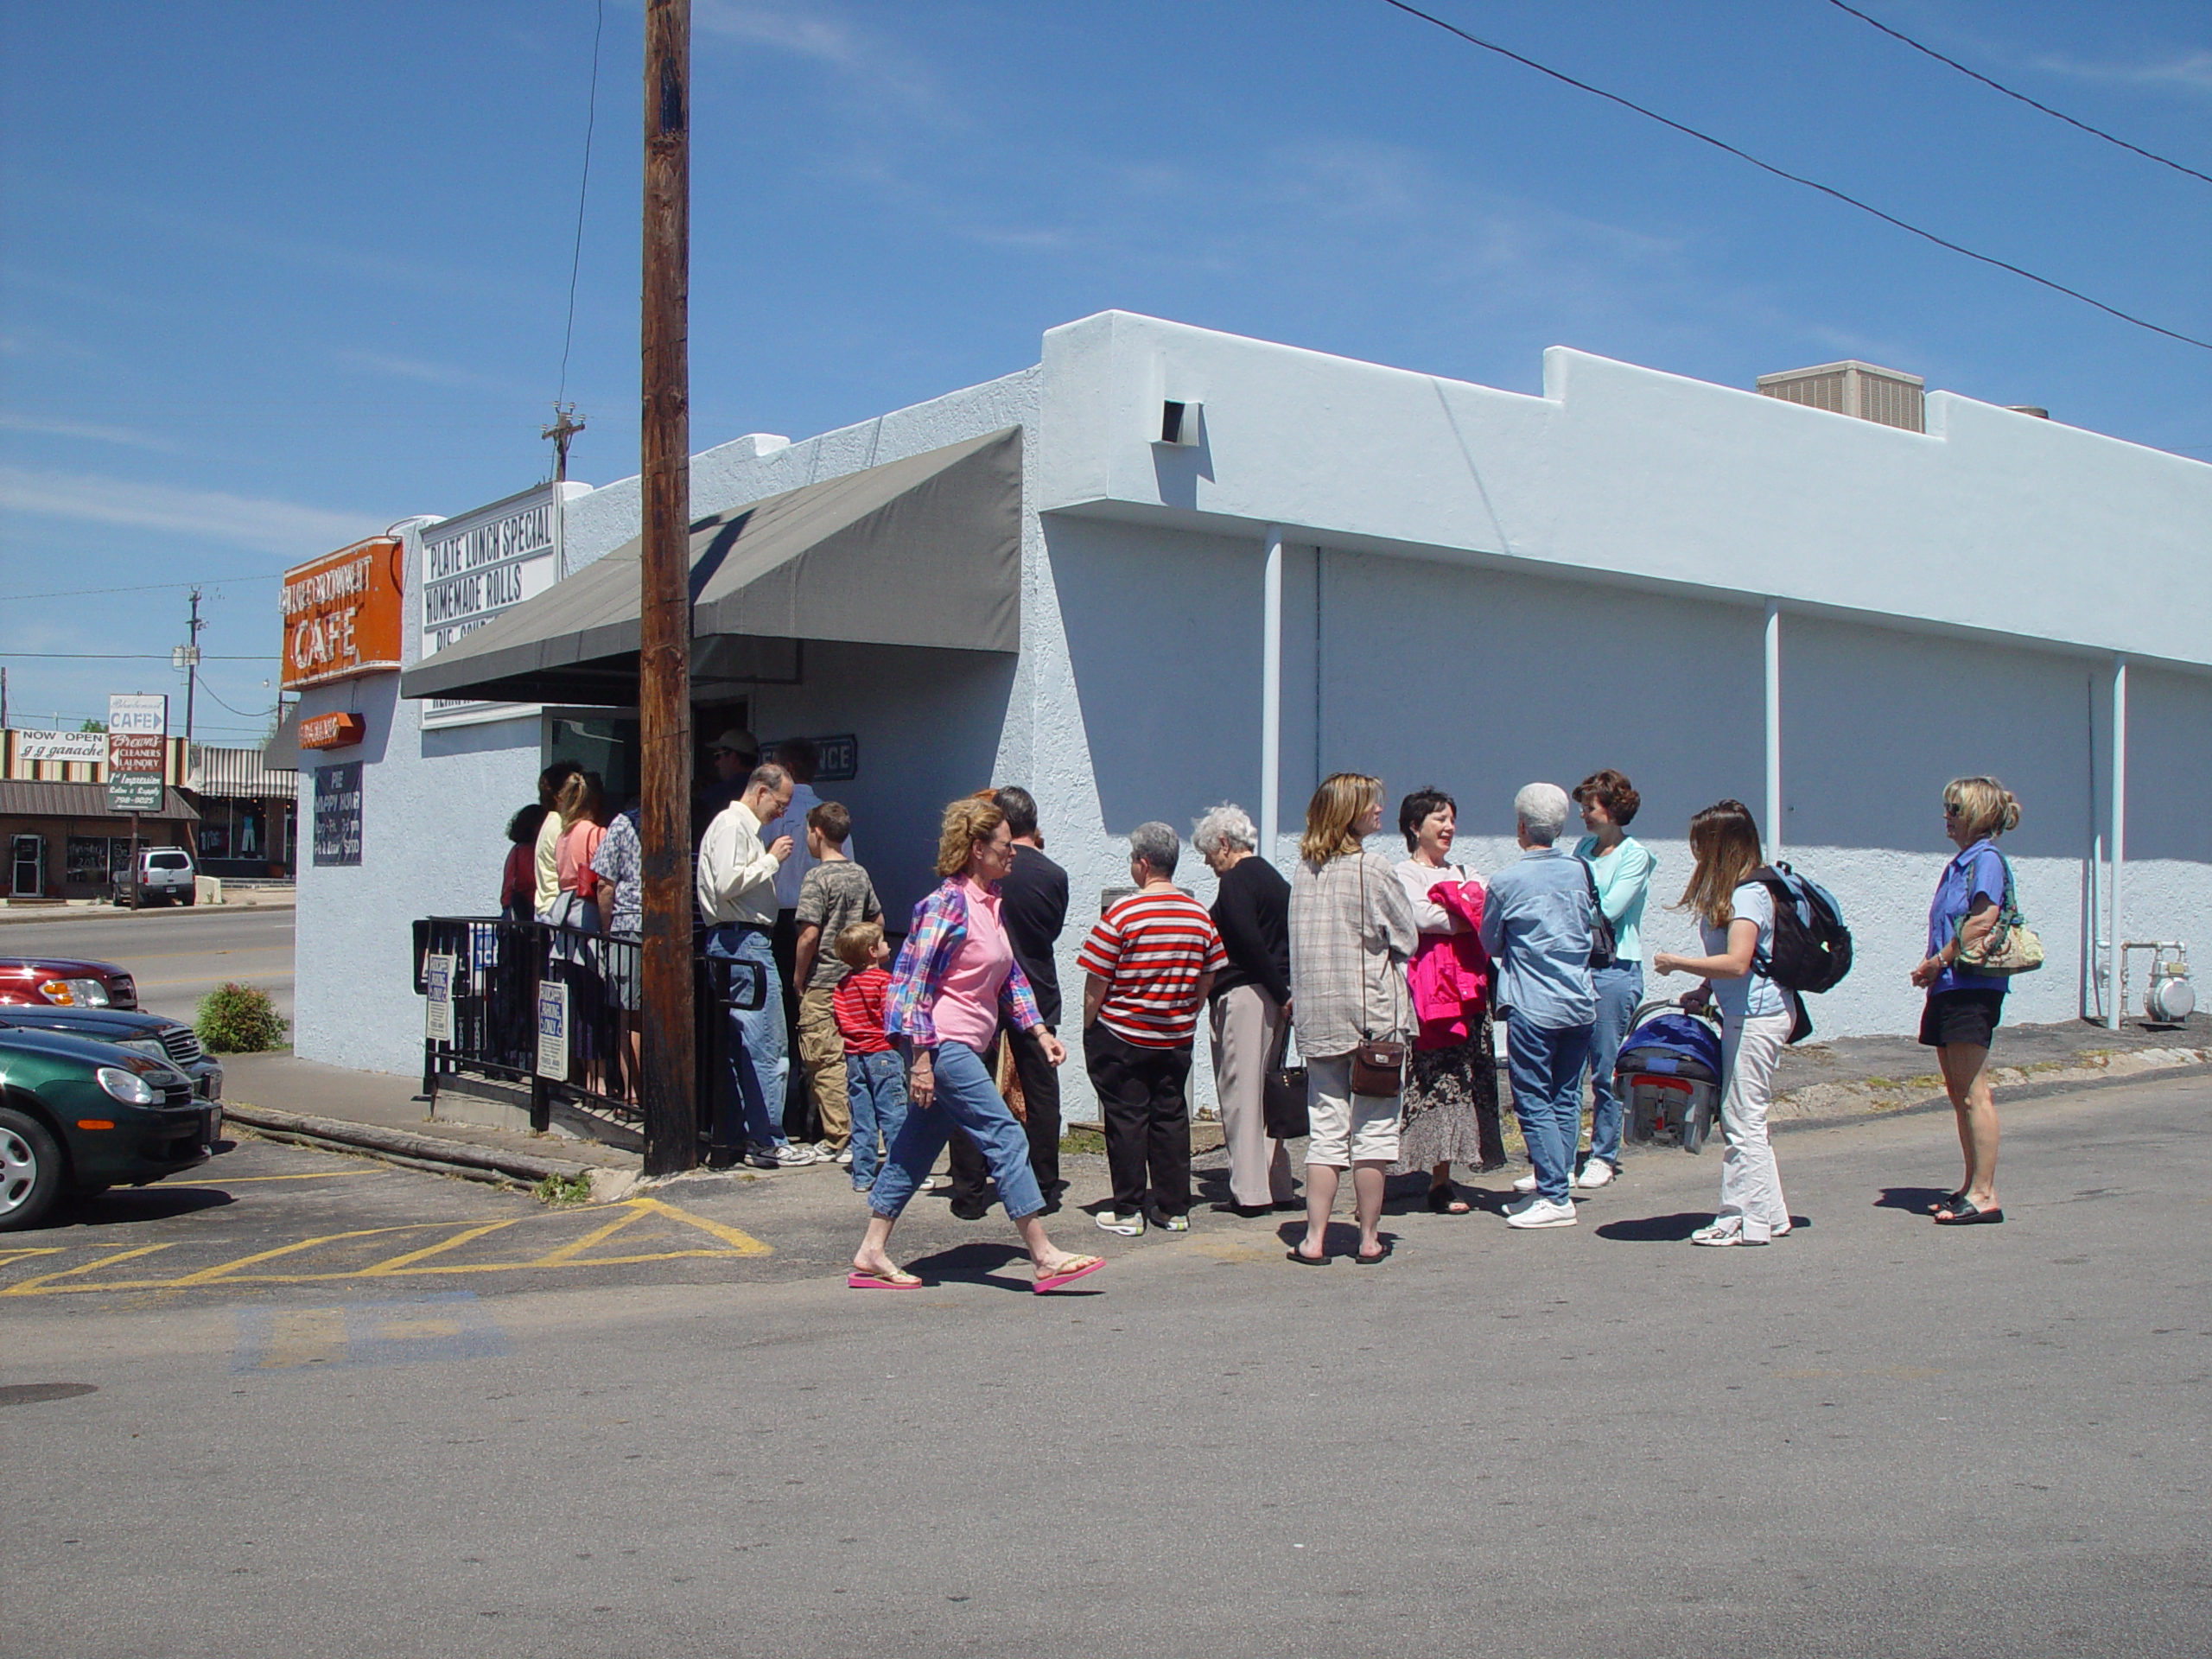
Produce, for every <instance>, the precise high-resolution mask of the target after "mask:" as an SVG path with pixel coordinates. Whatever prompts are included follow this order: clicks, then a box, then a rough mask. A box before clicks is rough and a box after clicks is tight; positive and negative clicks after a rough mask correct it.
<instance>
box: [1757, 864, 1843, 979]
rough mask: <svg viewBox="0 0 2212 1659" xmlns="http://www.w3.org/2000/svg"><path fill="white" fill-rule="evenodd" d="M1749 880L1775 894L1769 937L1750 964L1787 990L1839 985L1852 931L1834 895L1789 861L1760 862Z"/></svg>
mask: <svg viewBox="0 0 2212 1659" xmlns="http://www.w3.org/2000/svg"><path fill="white" fill-rule="evenodd" d="M1750 879H1751V880H1754V881H1756V882H1758V884H1759V885H1760V886H1761V887H1764V888H1765V889H1766V890H1767V891H1768V892H1769V893H1771V894H1772V895H1773V896H1774V938H1773V941H1772V943H1771V944H1770V945H1769V947H1768V949H1767V950H1766V952H1765V953H1764V956H1763V957H1762V958H1761V959H1760V960H1758V961H1757V962H1755V963H1752V964H1751V965H1752V967H1753V968H1754V969H1757V970H1758V973H1760V974H1761V975H1763V976H1764V977H1765V978H1767V979H1769V980H1770V981H1772V982H1774V983H1775V984H1777V985H1779V986H1780V987H1781V988H1783V990H1785V991H1813V992H1820V991H1827V990H1834V988H1836V987H1837V986H1838V985H1840V984H1841V983H1842V982H1843V976H1845V975H1846V974H1847V973H1849V972H1850V971H1851V930H1850V929H1849V928H1847V927H1846V926H1845V925H1843V906H1840V905H1839V904H1838V903H1836V901H1835V895H1834V893H1830V892H1829V891H1828V890H1827V888H1826V887H1822V886H1821V884H1820V883H1819V882H1817V881H1808V880H1806V879H1805V878H1804V877H1803V876H1802V875H1800V874H1797V872H1796V871H1795V870H1793V869H1791V868H1789V865H1787V864H1776V865H1773V866H1771V867H1769V866H1767V865H1764V864H1762V865H1761V866H1759V868H1758V869H1756V870H1753V871H1752V872H1751V877H1750Z"/></svg>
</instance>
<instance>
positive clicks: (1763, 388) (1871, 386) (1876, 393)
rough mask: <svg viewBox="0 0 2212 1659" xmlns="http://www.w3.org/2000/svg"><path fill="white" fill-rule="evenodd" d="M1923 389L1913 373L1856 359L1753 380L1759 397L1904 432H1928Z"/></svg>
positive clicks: (1923, 386)
mask: <svg viewBox="0 0 2212 1659" xmlns="http://www.w3.org/2000/svg"><path fill="white" fill-rule="evenodd" d="M1926 385H1927V383H1926V382H1925V381H1923V379H1922V378H1920V377H1919V376H1918V375H1916V374H1906V373H1904V372H1901V371H1899V370H1897V369H1878V368H1876V367H1875V366H1874V365H1872V363H1861V362H1859V360H1858V359H1855V358H1854V359H1847V360H1846V361H1844V362H1841V363H1823V364H1821V365H1820V366H1819V367H1817V368H1811V369H1790V370H1789V371H1787V372H1784V373H1782V374H1763V375H1761V376H1759V378H1758V391H1759V396H1760V397H1779V398H1781V399H1782V400H1783V402H1784V403H1789V404H1804V405H1805V406H1806V407H1807V408H1808V409H1825V410H1827V411H1828V412H1829V413H1830V414H1832V415H1849V416H1854V417H1855V418H1857V419H1859V420H1862V421H1872V422H1873V423H1875V424H1876V425H1878V426H1895V427H1900V428H1902V429H1904V430H1905V431H1907V432H1925V431H1926V430H1927V429H1928V419H1927V411H1926V391H1925V388H1926Z"/></svg>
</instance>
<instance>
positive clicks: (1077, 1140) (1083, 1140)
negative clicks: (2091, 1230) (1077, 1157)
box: [1060, 1129, 1106, 1157]
mask: <svg viewBox="0 0 2212 1659" xmlns="http://www.w3.org/2000/svg"><path fill="white" fill-rule="evenodd" d="M1060 1150H1061V1151H1062V1152H1087V1153H1090V1154H1092V1155H1093V1156H1101V1157H1103V1155H1104V1154H1105V1151H1106V1137H1105V1136H1104V1135H1101V1134H1100V1133H1099V1132H1098V1131H1097V1130H1096V1129H1070V1130H1069V1131H1068V1132H1067V1133H1066V1134H1065V1135H1062V1136H1061V1137H1060Z"/></svg>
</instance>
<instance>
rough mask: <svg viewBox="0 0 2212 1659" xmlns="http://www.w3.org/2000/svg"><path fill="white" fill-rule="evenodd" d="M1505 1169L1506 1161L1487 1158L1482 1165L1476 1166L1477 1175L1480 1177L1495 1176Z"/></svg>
mask: <svg viewBox="0 0 2212 1659" xmlns="http://www.w3.org/2000/svg"><path fill="white" fill-rule="evenodd" d="M1504 1167H1505V1160H1504V1159H1503V1158H1485V1159H1484V1160H1483V1161H1482V1162H1481V1163H1479V1164H1477V1165H1476V1166H1475V1173H1476V1174H1478V1175H1495V1174H1497V1172H1498V1171H1499V1170H1501V1169H1503V1168H1504Z"/></svg>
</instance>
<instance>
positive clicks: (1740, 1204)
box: [1714, 1009, 1794, 1243]
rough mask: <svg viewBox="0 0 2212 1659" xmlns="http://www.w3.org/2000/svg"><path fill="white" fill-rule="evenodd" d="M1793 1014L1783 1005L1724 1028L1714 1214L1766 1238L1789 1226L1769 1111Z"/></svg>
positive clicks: (1725, 1024)
mask: <svg viewBox="0 0 2212 1659" xmlns="http://www.w3.org/2000/svg"><path fill="white" fill-rule="evenodd" d="M1793 1023H1794V1022H1793V1020H1792V1019H1791V1017H1790V1015H1789V1012H1788V1011H1787V1010H1786V1009H1785V1010H1784V1011H1783V1013H1780V1014H1758V1015H1755V1016H1753V1017H1752V1018H1751V1019H1748V1020H1726V1021H1724V1022H1723V1023H1722V1026H1721V1028H1720V1052H1721V1064H1722V1065H1723V1066H1724V1067H1725V1068H1726V1071H1725V1075H1726V1078H1727V1092H1726V1094H1725V1095H1723V1096H1721V1099H1720V1133H1721V1134H1722V1135H1725V1136H1726V1138H1727V1141H1728V1150H1727V1151H1726V1152H1725V1153H1723V1154H1720V1209H1719V1213H1718V1214H1717V1215H1716V1216H1715V1217H1714V1219H1715V1220H1718V1221H1727V1220H1729V1219H1731V1218H1734V1219H1737V1220H1739V1221H1740V1222H1741V1223H1742V1224H1743V1229H1744V1236H1745V1238H1748V1239H1754V1240H1757V1241H1758V1243H1765V1242H1766V1241H1767V1240H1768V1239H1770V1238H1777V1237H1779V1236H1781V1235H1782V1234H1783V1233H1786V1232H1788V1231H1789V1204H1788V1203H1787V1202H1786V1201H1785V1200H1784V1199H1783V1196H1782V1171H1781V1170H1780V1168H1778V1167H1777V1166H1776V1164H1775V1161H1774V1145H1773V1142H1771V1141H1769V1140H1768V1139H1767V1132H1766V1111H1767V1106H1768V1104H1769V1103H1770V1102H1771V1101H1772V1100H1773V1098H1774V1068H1775V1063H1776V1062H1777V1061H1778V1060H1779V1059H1780V1058H1782V1051H1783V1049H1784V1048H1786V1047H1788V1046H1789V1028H1790V1027H1791V1025H1792V1024H1793Z"/></svg>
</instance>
